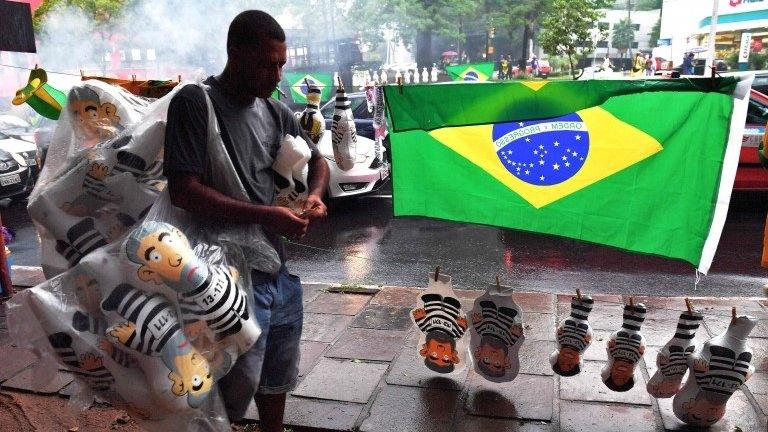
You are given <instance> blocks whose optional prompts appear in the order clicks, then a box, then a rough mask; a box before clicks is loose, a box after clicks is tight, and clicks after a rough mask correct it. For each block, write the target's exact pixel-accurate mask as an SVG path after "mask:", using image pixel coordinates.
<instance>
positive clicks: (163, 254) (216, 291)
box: [125, 221, 261, 358]
mask: <svg viewBox="0 0 768 432" xmlns="http://www.w3.org/2000/svg"><path fill="white" fill-rule="evenodd" d="M125 253H126V254H127V256H128V259H130V260H131V261H133V262H134V263H136V264H139V265H140V267H139V269H138V272H137V273H138V277H139V279H141V280H143V281H144V282H153V283H155V284H157V285H165V286H167V287H169V288H171V289H172V290H173V291H174V292H175V293H177V295H178V301H179V307H180V310H181V318H182V320H183V323H184V327H185V331H186V332H187V334H188V335H189V336H190V337H191V338H192V339H193V340H195V339H197V337H198V336H199V335H201V334H203V333H206V334H207V333H208V332H210V334H211V335H212V339H213V340H214V341H215V342H217V343H218V344H219V347H222V348H226V347H229V346H230V345H232V346H233V348H234V350H230V351H229V353H228V355H229V356H230V357H233V358H234V357H236V356H237V355H239V354H242V353H244V352H246V351H247V350H248V349H250V347H251V346H252V345H253V344H254V343H256V339H258V337H259V335H260V334H261V330H260V329H259V327H258V325H257V324H256V320H255V317H254V316H253V314H252V313H251V310H250V306H249V304H248V295H247V293H246V292H245V291H244V290H243V289H242V288H241V287H240V285H239V284H238V282H237V279H238V273H237V271H236V270H235V269H234V268H233V267H226V266H224V265H213V264H208V263H206V262H205V261H203V260H201V259H200V258H198V257H197V256H196V255H195V251H194V250H193V249H192V248H191V247H190V244H189V240H187V237H186V236H185V235H184V234H183V233H182V232H181V231H179V230H178V229H177V228H176V227H174V226H173V225H170V224H167V223H164V222H154V221H151V222H145V223H144V224H142V225H140V226H139V227H138V228H136V229H135V230H133V231H132V232H131V234H130V235H129V236H128V238H127V239H126V241H125Z"/></svg>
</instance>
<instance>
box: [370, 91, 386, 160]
mask: <svg viewBox="0 0 768 432" xmlns="http://www.w3.org/2000/svg"><path fill="white" fill-rule="evenodd" d="M384 109H385V105H384V88H383V87H382V86H377V87H374V88H373V135H374V147H373V149H374V154H375V155H376V158H375V159H374V161H373V162H372V163H371V168H378V167H380V166H381V165H382V164H383V163H384V151H383V148H384V138H386V137H387V119H386V118H385V117H384Z"/></svg>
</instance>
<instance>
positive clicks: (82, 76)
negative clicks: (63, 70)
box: [80, 69, 85, 79]
mask: <svg viewBox="0 0 768 432" xmlns="http://www.w3.org/2000/svg"><path fill="white" fill-rule="evenodd" d="M83 78H85V74H84V73H83V70H82V69H80V79H83Z"/></svg>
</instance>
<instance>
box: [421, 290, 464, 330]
mask: <svg viewBox="0 0 768 432" xmlns="http://www.w3.org/2000/svg"><path fill="white" fill-rule="evenodd" d="M421 300H422V301H423V302H424V311H425V312H426V315H425V316H424V317H422V318H419V319H416V325H417V326H418V327H419V330H421V331H422V332H423V333H429V332H432V331H441V332H444V333H447V334H449V335H450V336H452V337H453V338H456V339H459V338H461V337H462V336H463V335H464V331H465V329H463V328H462V327H461V326H459V323H458V319H459V317H460V316H461V315H462V314H463V312H462V310H461V302H459V300H458V299H457V298H455V297H450V296H445V297H443V296H441V295H440V294H434V293H432V294H424V295H422V296H421Z"/></svg>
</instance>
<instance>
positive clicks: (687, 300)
mask: <svg viewBox="0 0 768 432" xmlns="http://www.w3.org/2000/svg"><path fill="white" fill-rule="evenodd" d="M685 307H686V308H688V313H693V306H692V305H691V299H689V298H688V297H686V298H685Z"/></svg>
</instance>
